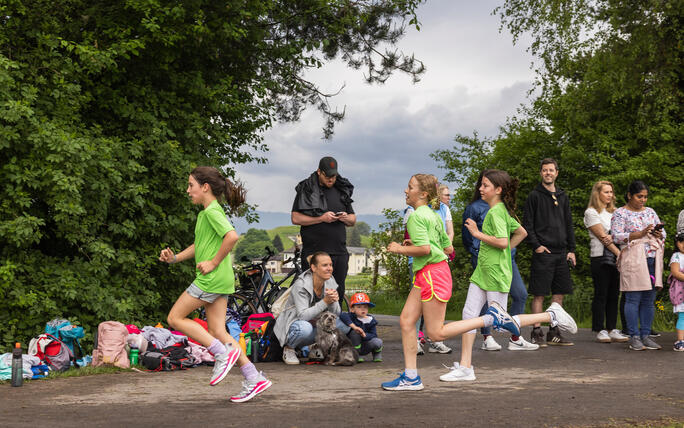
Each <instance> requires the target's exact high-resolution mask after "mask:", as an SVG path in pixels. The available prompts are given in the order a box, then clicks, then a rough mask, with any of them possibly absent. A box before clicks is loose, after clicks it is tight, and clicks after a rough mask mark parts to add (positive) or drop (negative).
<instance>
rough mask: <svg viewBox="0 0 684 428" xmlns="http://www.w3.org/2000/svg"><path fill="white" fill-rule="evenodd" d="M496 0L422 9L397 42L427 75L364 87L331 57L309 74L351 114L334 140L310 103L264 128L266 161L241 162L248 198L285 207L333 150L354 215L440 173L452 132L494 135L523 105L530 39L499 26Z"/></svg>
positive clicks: (268, 207)
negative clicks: (293, 117)
mask: <svg viewBox="0 0 684 428" xmlns="http://www.w3.org/2000/svg"><path fill="white" fill-rule="evenodd" d="M499 3H500V2H497V1H479V2H472V1H461V0H458V1H457V0H453V1H451V0H428V1H427V4H423V5H422V6H421V7H420V9H419V10H418V17H419V20H420V23H421V30H420V31H419V32H418V31H416V30H415V29H414V28H411V29H410V30H409V31H408V33H407V35H406V36H405V37H404V38H403V39H402V40H401V41H400V44H399V48H400V50H402V51H404V52H413V53H414V54H415V55H416V58H418V59H420V60H422V61H423V62H424V63H425V66H426V68H427V71H426V73H425V74H424V75H423V78H422V80H421V81H420V82H419V83H417V84H412V82H411V79H410V78H409V77H407V76H403V75H400V74H396V75H393V76H392V77H390V79H389V81H388V82H387V83H386V84H385V85H382V86H377V85H372V86H371V85H368V84H366V83H365V82H364V80H363V75H362V71H361V70H359V71H356V70H351V69H348V68H346V67H345V66H344V65H343V64H341V63H337V62H336V63H331V64H328V65H326V66H325V67H324V68H322V69H320V70H316V71H315V72H312V73H310V74H309V75H308V78H310V79H311V80H312V81H314V82H316V83H317V84H319V85H320V87H321V89H322V90H323V91H336V90H337V89H338V88H339V87H340V86H341V85H342V84H345V85H346V87H345V88H344V90H343V92H342V93H341V94H340V95H338V96H337V97H336V98H334V99H333V101H332V105H333V106H334V105H335V104H336V105H338V106H339V109H340V110H341V109H342V108H344V107H345V106H346V117H345V119H344V121H342V122H341V123H338V124H337V125H336V128H335V135H334V137H333V139H332V141H329V142H326V141H324V140H322V139H321V137H322V131H321V128H322V126H323V122H324V119H323V117H322V116H321V115H320V113H319V112H318V111H317V110H315V109H314V108H311V109H309V110H308V111H307V112H305V113H304V114H303V115H302V118H301V120H300V121H299V122H297V123H294V124H285V125H276V126H275V127H274V128H273V129H271V130H270V131H268V132H267V133H266V134H265V143H266V144H267V145H268V146H269V147H270V151H269V152H268V153H266V156H267V158H268V160H269V162H268V164H266V165H258V164H247V165H240V166H238V168H237V174H238V177H239V178H240V179H241V180H243V182H244V183H245V185H246V187H247V189H248V197H247V198H248V202H249V203H251V204H257V205H258V210H260V211H276V212H289V211H290V209H291V207H292V201H293V199H294V195H295V192H294V186H295V185H296V184H297V183H298V182H299V181H300V180H302V179H304V178H306V177H307V176H308V175H309V174H310V173H311V172H313V171H314V170H315V169H316V168H317V166H318V160H319V159H320V158H321V157H323V156H333V157H335V158H336V159H337V161H338V163H339V172H340V174H341V175H342V176H344V177H347V178H349V179H350V180H351V182H352V183H353V184H354V185H355V191H354V201H355V203H354V209H355V211H356V212H357V213H358V214H379V213H380V212H381V210H382V209H383V208H402V207H403V206H404V196H403V190H404V188H405V187H406V183H407V181H408V179H409V178H410V176H411V175H412V174H414V173H432V174H435V175H437V177H438V178H440V179H441V178H442V177H443V176H444V174H445V171H444V170H441V169H439V168H438V165H437V163H436V162H435V161H434V160H433V159H431V158H430V156H429V155H430V153H432V152H434V151H435V150H438V149H443V148H451V147H453V146H454V141H453V138H454V136H455V135H456V134H466V135H471V134H472V133H473V131H477V132H478V133H479V134H480V135H481V136H494V135H496V134H497V131H498V128H499V126H501V125H502V124H504V123H505V120H506V118H507V117H510V116H512V115H514V114H515V113H516V109H517V108H518V107H519V106H520V105H521V104H522V103H527V102H528V99H527V95H526V94H527V91H528V90H529V89H530V88H531V85H532V80H533V72H532V71H531V69H530V63H531V61H532V57H531V56H530V55H529V54H528V53H527V52H526V51H525V48H526V45H525V44H524V43H520V44H518V45H515V46H514V45H513V43H512V41H511V37H510V35H509V34H508V33H506V32H503V33H499V19H498V18H497V17H496V16H492V15H491V11H492V10H493V9H494V8H495V7H496V6H497V5H498V4H499Z"/></svg>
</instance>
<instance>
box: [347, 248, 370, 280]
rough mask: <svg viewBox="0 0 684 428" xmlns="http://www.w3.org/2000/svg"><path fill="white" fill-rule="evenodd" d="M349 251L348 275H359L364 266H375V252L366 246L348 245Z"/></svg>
mask: <svg viewBox="0 0 684 428" xmlns="http://www.w3.org/2000/svg"><path fill="white" fill-rule="evenodd" d="M347 251H348V252H349V270H348V271H347V275H358V274H360V273H361V272H362V271H363V269H364V268H369V269H372V268H373V260H374V257H373V252H372V251H371V250H370V249H369V248H364V247H347Z"/></svg>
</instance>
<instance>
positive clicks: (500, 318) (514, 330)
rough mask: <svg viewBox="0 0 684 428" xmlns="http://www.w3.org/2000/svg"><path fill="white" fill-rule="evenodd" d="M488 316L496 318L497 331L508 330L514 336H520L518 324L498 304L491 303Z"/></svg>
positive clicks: (495, 327) (494, 325)
mask: <svg viewBox="0 0 684 428" xmlns="http://www.w3.org/2000/svg"><path fill="white" fill-rule="evenodd" d="M487 314H489V315H491V316H492V317H494V324H492V327H494V329H495V330H497V331H503V330H507V331H509V332H510V333H511V334H512V335H514V336H520V326H519V325H518V323H517V322H516V321H515V320H514V319H513V317H511V316H510V315H508V312H506V310H505V309H504V308H502V307H501V305H500V304H498V303H497V302H491V303H490V304H489V308H488V309H487Z"/></svg>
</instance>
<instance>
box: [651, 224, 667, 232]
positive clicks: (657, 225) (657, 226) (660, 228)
mask: <svg viewBox="0 0 684 428" xmlns="http://www.w3.org/2000/svg"><path fill="white" fill-rule="evenodd" d="M663 227H665V225H664V224H663V223H658V224H656V225H655V227H654V228H653V231H654V232H655V231H656V230H662V228H663Z"/></svg>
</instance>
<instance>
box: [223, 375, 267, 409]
mask: <svg viewBox="0 0 684 428" xmlns="http://www.w3.org/2000/svg"><path fill="white" fill-rule="evenodd" d="M271 385H273V383H271V381H270V380H268V379H266V378H265V377H264V374H263V373H259V378H258V379H257V380H255V381H252V382H250V381H248V380H247V379H245V380H243V381H242V390H240V392H239V393H238V394H237V395H234V396H232V397H230V401H231V402H232V403H244V402H245V401H249V400H251V399H252V398H254V397H256V396H257V395H259V394H261V393H262V392H264V391H266V390H267V389H268V388H270V387H271Z"/></svg>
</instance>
